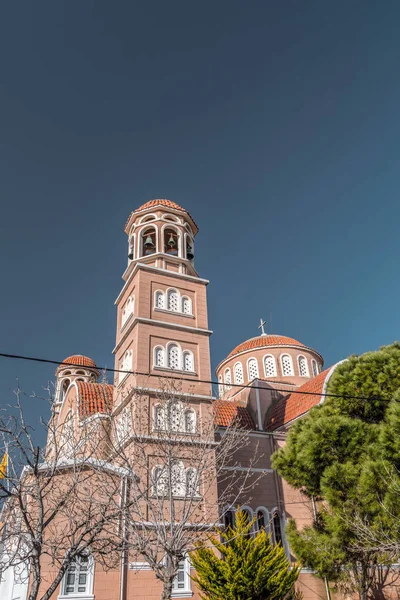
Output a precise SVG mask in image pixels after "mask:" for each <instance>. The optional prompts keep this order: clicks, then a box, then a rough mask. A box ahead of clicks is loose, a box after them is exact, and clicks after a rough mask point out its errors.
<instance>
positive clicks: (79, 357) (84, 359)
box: [57, 354, 97, 371]
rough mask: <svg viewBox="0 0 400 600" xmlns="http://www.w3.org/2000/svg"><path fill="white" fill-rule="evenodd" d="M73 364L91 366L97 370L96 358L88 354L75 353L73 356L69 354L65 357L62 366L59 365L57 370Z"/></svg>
mask: <svg viewBox="0 0 400 600" xmlns="http://www.w3.org/2000/svg"><path fill="white" fill-rule="evenodd" d="M71 365H74V366H77V367H89V368H91V369H93V368H94V369H96V370H97V367H96V363H95V362H94V360H92V359H91V358H89V357H88V356H84V355H83V354H74V355H73V356H68V357H67V358H64V360H63V361H62V363H61V364H60V366H59V367H57V371H58V369H60V368H62V369H66V368H67V367H69V366H71Z"/></svg>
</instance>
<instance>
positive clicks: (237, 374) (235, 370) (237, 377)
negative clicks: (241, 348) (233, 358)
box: [233, 362, 243, 384]
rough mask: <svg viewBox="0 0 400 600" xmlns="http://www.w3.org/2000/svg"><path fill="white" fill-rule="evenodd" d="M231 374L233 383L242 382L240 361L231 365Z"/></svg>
mask: <svg viewBox="0 0 400 600" xmlns="http://www.w3.org/2000/svg"><path fill="white" fill-rule="evenodd" d="M233 375H234V380H235V383H238V384H241V383H243V366H242V363H240V362H237V363H236V364H235V366H234V367H233Z"/></svg>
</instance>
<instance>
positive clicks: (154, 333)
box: [0, 199, 335, 600]
mask: <svg viewBox="0 0 400 600" xmlns="http://www.w3.org/2000/svg"><path fill="white" fill-rule="evenodd" d="M125 233H126V235H127V238H128V262H127V267H126V269H125V272H124V273H123V280H124V283H123V287H122V290H121V292H120V293H119V295H118V297H117V299H116V302H115V304H116V307H117V325H116V343H115V347H114V349H113V354H114V356H115V370H116V372H115V378H114V381H113V383H112V384H111V383H107V384H104V382H101V381H100V372H99V370H98V369H97V367H96V364H95V362H94V361H93V360H92V359H90V358H88V357H85V356H82V355H74V356H69V357H68V358H66V359H65V361H64V362H63V364H61V365H60V366H59V367H58V369H57V371H56V377H57V388H56V389H57V392H56V398H55V403H54V410H53V419H54V422H55V423H57V424H58V425H60V431H63V432H64V433H63V435H64V437H65V439H64V440H61V443H64V445H65V455H66V457H67V456H68V453H69V452H72V451H73V448H72V447H70V446H71V444H72V445H75V446H76V444H77V443H78V442H79V435H81V434H80V433H79V432H80V431H82V424H83V423H88V422H90V424H91V432H92V435H93V439H94V440H95V442H94V445H93V448H92V450H93V453H94V454H95V456H96V458H98V459H99V460H103V461H109V462H112V456H111V455H110V450H109V447H108V446H107V443H106V442H105V441H104V437H101V436H99V435H97V434H98V432H100V430H101V431H104V428H105V427H106V428H107V427H108V425H107V424H106V423H108V422H109V421H107V419H109V418H110V417H112V420H113V422H115V423H116V428H115V432H113V431H111V430H110V432H109V435H110V436H111V437H112V436H113V435H115V436H116V438H117V441H118V442H119V443H120V442H121V443H125V441H128V440H129V441H130V442H131V446H132V452H134V448H135V439H134V438H135V435H136V433H135V432H136V431H137V428H138V427H139V424H140V428H141V435H143V432H145V434H146V435H147V436H148V440H149V441H148V445H147V447H146V448H147V449H146V452H147V457H148V461H149V465H151V466H152V469H153V471H152V472H154V473H156V472H157V469H158V468H159V464H158V461H159V457H158V455H157V444H155V443H153V442H152V436H153V435H154V434H155V433H157V430H159V429H160V428H162V427H165V419H166V418H169V417H167V416H166V415H165V414H164V413H162V408H161V407H160V402H159V398H160V381H169V380H170V379H174V378H176V379H179V382H180V383H179V385H180V387H179V391H178V392H177V394H178V395H179V394H181V395H182V396H183V395H190V403H189V404H187V403H186V404H185V406H184V409H182V410H183V412H182V414H180V413H179V416H178V417H176V420H175V421H174V423H175V425H173V426H174V427H176V430H177V431H179V434H180V435H181V436H182V438H184V436H185V435H188V436H189V435H192V434H193V433H194V431H195V430H196V423H200V422H207V420H209V419H216V421H217V425H218V427H219V428H220V431H221V432H223V430H224V428H225V427H227V426H229V425H230V424H231V423H232V421H233V420H234V419H238V420H239V421H240V423H241V424H242V426H243V427H244V428H246V429H247V430H248V431H249V437H250V445H249V447H248V448H246V450H245V451H243V455H242V456H241V457H240V461H241V469H242V470H243V471H246V469H247V470H249V469H253V470H254V472H257V473H260V474H262V477H261V479H260V481H259V484H258V485H257V487H256V488H255V489H254V491H253V493H252V498H251V501H246V503H245V505H243V504H242V503H240V505H241V508H242V509H244V510H246V511H247V512H248V514H249V517H250V518H253V517H254V518H255V525H254V527H255V529H257V528H263V529H266V531H269V532H271V536H272V540H273V541H274V543H282V544H283V546H284V547H285V549H286V552H287V554H288V556H290V548H289V547H288V545H287V542H286V540H285V534H284V530H285V522H286V521H287V519H288V518H291V517H294V518H295V519H296V520H297V522H298V524H299V525H300V526H301V525H302V524H307V523H310V522H311V520H312V507H311V506H310V503H309V502H308V500H307V499H306V498H304V497H302V496H301V494H300V493H299V492H298V491H296V490H293V489H292V488H290V486H288V485H287V484H286V483H285V482H284V481H282V480H281V479H280V478H279V477H278V475H277V473H275V472H273V470H272V468H271V461H270V458H271V454H272V453H273V452H274V451H275V450H276V449H277V448H279V447H280V446H281V445H282V444H284V443H285V435H286V432H287V430H288V428H289V427H290V425H291V423H293V422H294V421H295V420H296V419H298V418H301V417H302V416H303V415H304V414H306V412H307V411H308V410H309V409H310V408H311V407H312V406H314V405H316V404H318V403H319V402H321V401H322V399H323V395H322V394H323V393H324V390H325V387H326V384H327V381H328V380H329V377H330V376H331V374H332V372H333V370H334V368H335V367H332V368H329V369H326V370H323V358H322V356H321V355H320V354H319V352H317V351H316V350H314V349H312V348H310V347H308V346H306V345H304V344H303V343H301V342H299V341H297V340H295V339H293V338H290V337H286V336H283V335H270V334H265V333H264V330H263V329H262V333H261V335H259V336H257V337H254V338H251V339H249V340H247V341H245V342H243V343H241V344H239V345H238V346H236V348H234V349H233V350H232V351H231V352H230V354H229V355H228V356H227V357H226V358H224V359H223V360H222V361H221V362H220V363H219V365H218V367H217V370H216V376H217V380H218V398H215V397H213V393H212V385H211V381H212V379H213V377H212V375H211V366H210V365H211V362H210V348H209V338H210V335H211V333H212V332H211V331H210V329H209V326H208V316H207V296H206V290H207V284H208V281H207V280H206V279H203V278H201V277H200V276H199V275H198V273H197V272H196V270H195V266H194V257H195V236H196V234H197V233H198V227H197V225H196V223H195V221H194V220H193V218H192V217H191V216H190V214H189V213H188V212H187V211H186V210H185V209H184V208H182V207H181V206H179V205H177V204H176V203H174V202H171V201H170V200H166V199H157V200H151V201H150V202H147V203H146V204H143V205H142V206H140V207H139V208H137V209H136V210H134V211H133V212H132V213H131V215H130V216H129V218H128V221H127V223H126V225H125ZM294 392H295V393H294ZM138 393H139V395H140V410H139V409H138V404H137V402H138V401H137V398H138ZM174 410H176V411H178V412H179V410H180V408H179V406H176V407H174ZM173 414H175V415H176V414H178V413H177V412H175V413H173ZM80 428H81V429H80ZM75 432H78V433H75ZM96 436H97V437H96ZM199 436H200V438H199V439H201V436H202V431H200V432H199ZM71 439H72V440H73V442H72V443H71ZM99 440H100V441H99ZM102 440H103V441H102ZM103 442H104V443H103ZM128 446H129V445H128V444H127V447H128ZM256 448H257V452H259V453H260V456H262V460H261V463H260V464H257V466H252V463H251V462H250V457H251V455H252V452H254V450H255V449H256ZM47 450H48V456H49V458H51V454H52V452H54V447H53V446H52V445H51V442H50V441H49V443H48V449H47ZM182 469H183V475H182V481H184V482H186V483H183V484H182V485H183V486H185V485H186V486H189V485H190V484H189V483H188V482H189V478H190V477H192V476H193V470H192V469H191V466H190V465H187V464H185V457H184V455H183V457H182ZM189 469H191V470H190V471H189ZM139 471H140V468H139ZM137 475H138V476H139V478H140V477H141V476H142V477H143V476H144V475H143V473H140V472H139V473H137ZM199 486H200V487H199V492H198V493H199V495H200V496H201V494H202V487H201V483H200V484H199ZM222 487H223V484H222V483H221V482H217V481H216V482H215V484H214V486H213V487H208V488H207V498H205V499H204V503H203V504H202V505H201V506H203V512H204V514H200V513H199V515H198V519H199V522H206V521H207V519H208V520H210V515H209V511H210V506H212V505H214V506H215V507H217V504H218V502H217V498H218V495H219V494H220V493H221V492H222ZM179 493H181V494H182V495H183V496H184V491H183V492H179ZM206 507H207V510H206ZM237 508H238V506H230V507H229V506H228V507H225V510H224V513H223V515H221V518H223V519H224V520H225V521H226V523H230V522H232V521H233V520H234V513H235V510H237ZM200 510H201V509H200ZM292 558H293V557H292ZM122 563H123V561H121V567H120V568H118V569H112V570H111V571H108V572H105V571H104V570H103V568H102V567H100V566H99V565H97V564H96V560H95V558H93V557H90V556H84V557H82V558H81V559H80V560H77V561H76V562H75V563H74V565H73V567H71V568H70V569H69V571H68V572H67V574H66V575H65V576H64V578H63V581H62V582H61V584H60V586H59V587H58V589H57V591H56V592H55V593H54V594H53V596H52V598H54V599H58V600H68V599H69V598H74V599H75V600H131V599H132V600H133V599H136V598H138V599H143V600H156V599H158V598H159V597H160V593H161V584H160V582H159V581H158V580H157V578H156V577H155V575H154V573H153V571H152V570H151V568H150V567H149V566H148V565H146V564H145V563H144V562H143V563H141V564H140V565H139V564H136V563H135V564H128V565H127V564H125V565H124V564H122ZM45 571H46V569H44V572H45ZM48 575H49V577H50V575H51V569H50V567H49V569H48ZM189 575H190V564H189V560H188V559H185V560H184V561H181V563H180V564H179V572H178V576H177V577H176V579H175V581H174V584H173V593H172V595H173V597H177V598H193V599H194V600H198V599H199V598H200V596H199V594H198V591H197V590H196V588H195V586H194V584H193V583H192V582H191V579H190V576H189ZM7 577H8V579H7ZM11 578H12V574H11V573H8V574H7V573H6V574H5V576H4V581H3V583H0V597H1V598H2V599H4V600H17V599H20V600H24V596H26V592H27V587H26V586H25V588H23V589H21V585H19V587H18V589H17V587H15V586H14V587H13V585H12V582H11ZM45 585H46V573H45V575H44V582H43V586H45ZM2 586H3V587H2ZM299 587H300V589H301V590H302V592H303V594H304V598H305V599H306V600H308V599H310V600H311V599H314V598H315V599H316V598H317V597H319V598H321V597H326V590H325V587H324V585H323V583H322V582H321V581H319V580H317V579H316V578H314V576H313V575H312V573H308V572H306V571H303V572H302V573H301V575H300V579H299ZM43 589H44V588H43Z"/></svg>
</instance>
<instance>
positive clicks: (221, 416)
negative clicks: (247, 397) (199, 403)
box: [213, 400, 255, 429]
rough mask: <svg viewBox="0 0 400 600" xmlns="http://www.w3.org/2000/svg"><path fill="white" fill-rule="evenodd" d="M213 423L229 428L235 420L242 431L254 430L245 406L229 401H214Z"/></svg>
mask: <svg viewBox="0 0 400 600" xmlns="http://www.w3.org/2000/svg"><path fill="white" fill-rule="evenodd" d="M213 408H214V414H215V423H216V424H217V425H219V426H220V427H229V426H230V425H232V423H233V422H234V421H235V420H236V419H237V420H238V423H239V425H240V426H241V427H243V428H244V429H255V427H254V422H253V419H252V418H251V415H250V413H249V411H248V410H247V408H246V406H243V405H242V404H239V403H238V402H234V401H229V400H215V402H214V404H213Z"/></svg>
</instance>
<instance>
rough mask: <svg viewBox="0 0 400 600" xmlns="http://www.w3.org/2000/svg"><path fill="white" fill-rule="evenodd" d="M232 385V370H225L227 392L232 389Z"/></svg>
mask: <svg viewBox="0 0 400 600" xmlns="http://www.w3.org/2000/svg"><path fill="white" fill-rule="evenodd" d="M231 383H232V378H231V370H230V369H225V389H226V390H230V389H231V387H232V386H231Z"/></svg>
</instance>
